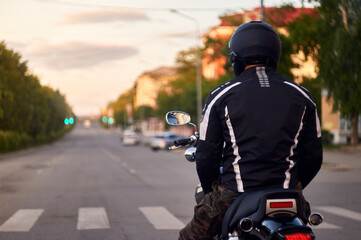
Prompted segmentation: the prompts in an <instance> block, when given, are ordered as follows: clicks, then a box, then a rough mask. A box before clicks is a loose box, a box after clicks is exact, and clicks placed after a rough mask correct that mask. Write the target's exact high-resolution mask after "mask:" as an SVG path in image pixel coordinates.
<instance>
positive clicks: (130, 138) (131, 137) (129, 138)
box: [122, 131, 140, 146]
mask: <svg viewBox="0 0 361 240" xmlns="http://www.w3.org/2000/svg"><path fill="white" fill-rule="evenodd" d="M122 142H123V145H127V146H131V145H138V144H139V143H140V137H139V135H138V134H137V133H135V132H133V131H125V132H124V133H123V137H122Z"/></svg>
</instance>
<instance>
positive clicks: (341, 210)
mask: <svg viewBox="0 0 361 240" xmlns="http://www.w3.org/2000/svg"><path fill="white" fill-rule="evenodd" d="M315 208H318V209H320V210H322V211H325V212H329V213H332V214H335V215H338V216H341V217H347V218H351V219H353V220H356V221H361V214H360V213H357V212H354V211H350V210H347V209H344V208H340V207H334V206H322V207H315Z"/></svg>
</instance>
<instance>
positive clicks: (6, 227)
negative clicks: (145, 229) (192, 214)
mask: <svg viewBox="0 0 361 240" xmlns="http://www.w3.org/2000/svg"><path fill="white" fill-rule="evenodd" d="M314 208H315V209H318V210H319V211H320V212H321V213H322V212H324V213H326V212H327V213H330V214H333V215H337V216H341V217H344V218H349V219H352V220H356V221H361V213H358V212H355V211H351V210H348V209H344V208H340V207H336V206H315V207H314ZM139 210H140V211H141V212H142V213H143V215H144V216H145V217H146V218H147V220H148V221H149V222H150V223H151V224H152V225H153V226H154V228H155V229H158V230H179V229H182V228H183V227H184V223H183V222H182V221H180V220H179V219H178V218H177V217H175V216H174V215H173V214H172V213H170V212H169V211H168V210H167V209H166V208H165V207H162V206H153V207H139ZM43 212H44V210H43V209H19V210H18V211H16V212H15V213H14V214H13V215H12V216H11V217H10V218H9V219H8V220H6V221H5V222H4V223H3V224H2V225H1V226H0V232H28V231H30V230H31V229H32V227H33V226H34V225H35V224H36V222H37V221H38V219H39V218H40V216H41V215H42V214H43ZM77 220H78V221H77V229H78V230H90V229H95V230H96V229H110V224H109V220H108V217H107V214H106V211H105V209H104V208H103V207H98V208H79V210H78V219H77ZM74 224H75V221H74ZM312 228H313V229H314V230H321V229H341V228H342V227H341V226H337V225H334V224H331V223H328V222H327V218H326V222H323V223H322V224H321V225H319V226H315V227H312Z"/></svg>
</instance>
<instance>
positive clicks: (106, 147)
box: [0, 124, 361, 240]
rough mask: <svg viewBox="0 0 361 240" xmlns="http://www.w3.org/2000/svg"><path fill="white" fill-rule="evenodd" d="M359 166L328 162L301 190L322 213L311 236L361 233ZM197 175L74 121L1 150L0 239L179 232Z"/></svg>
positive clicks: (122, 238) (168, 156) (162, 154)
mask: <svg viewBox="0 0 361 240" xmlns="http://www.w3.org/2000/svg"><path fill="white" fill-rule="evenodd" d="M340 156H341V157H345V158H347V159H348V158H349V156H348V155H340ZM326 157H328V158H330V159H333V161H335V160H334V157H335V154H328V155H325V158H326ZM357 157H358V156H356V157H355V156H354V155H352V156H351V158H357ZM337 158H338V157H337ZM326 160H327V159H326ZM360 161H361V158H360ZM354 162H357V161H355V160H354V159H353V160H352V159H351V162H350V164H351V163H354ZM330 166H331V168H330ZM360 171H361V168H360V167H359V166H358V165H357V164H356V165H345V166H343V167H338V168H334V165H328V168H327V169H323V170H322V171H321V173H320V174H319V175H318V176H317V178H316V179H315V181H314V182H313V183H312V185H311V186H310V187H308V189H307V190H306V191H305V195H306V198H308V200H309V201H310V202H311V204H312V205H313V206H314V207H313V210H315V211H318V212H321V213H322V214H323V215H324V216H325V218H326V220H325V221H326V223H325V224H324V225H323V226H322V225H321V226H320V227H318V228H316V229H315V232H316V234H317V239H327V240H339V239H348V240H359V239H360V236H361V230H360V222H361V202H360V197H361V195H360V194H361V184H360V183H361V177H360V176H361V174H360ZM197 182H198V181H197V176H196V172H195V166H194V164H192V163H189V162H187V161H186V160H185V159H184V157H183V155H182V153H181V152H179V151H178V152H166V151H158V152H153V151H151V150H150V149H149V148H147V147H145V146H122V145H121V143H120V138H119V133H118V132H117V131H114V130H104V129H102V128H100V127H99V126H98V125H94V124H93V125H92V127H91V128H89V129H86V128H83V127H82V126H78V127H77V128H76V129H75V130H74V131H73V132H72V133H70V134H68V135H67V136H65V137H64V138H62V139H61V140H59V141H58V142H56V143H53V144H50V145H47V146H43V147H38V148H34V149H28V150H24V151H20V152H16V153H11V154H5V155H2V156H0V239H2V240H25V239H26V240H28V239H34V240H56V239H59V240H60V239H61V240H65V239H66V240H82V239H84V240H85V239H86V240H92V239H94V240H99V239H102V240H110V239H114V240H115V239H117V240H128V239H129V240H146V239H157V240H170V239H177V236H178V231H179V229H180V228H181V227H182V226H183V225H184V224H186V223H187V222H188V221H189V220H190V219H191V217H192V213H193V205H194V199H193V192H194V188H195V185H196V183H197Z"/></svg>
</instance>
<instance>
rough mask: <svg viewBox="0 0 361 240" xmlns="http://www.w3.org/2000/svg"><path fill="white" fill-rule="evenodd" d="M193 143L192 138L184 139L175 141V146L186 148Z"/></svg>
mask: <svg viewBox="0 0 361 240" xmlns="http://www.w3.org/2000/svg"><path fill="white" fill-rule="evenodd" d="M190 143H192V138H183V139H178V140H175V141H174V145H175V146H186V145H188V144H190Z"/></svg>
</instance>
